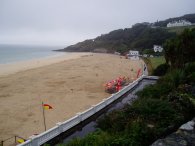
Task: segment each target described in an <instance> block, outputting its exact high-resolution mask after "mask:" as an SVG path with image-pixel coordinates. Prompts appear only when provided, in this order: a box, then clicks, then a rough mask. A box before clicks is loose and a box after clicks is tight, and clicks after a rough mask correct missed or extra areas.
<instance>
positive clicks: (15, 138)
mask: <svg viewBox="0 0 195 146" xmlns="http://www.w3.org/2000/svg"><path fill="white" fill-rule="evenodd" d="M14 138H15V144H16V136H14Z"/></svg>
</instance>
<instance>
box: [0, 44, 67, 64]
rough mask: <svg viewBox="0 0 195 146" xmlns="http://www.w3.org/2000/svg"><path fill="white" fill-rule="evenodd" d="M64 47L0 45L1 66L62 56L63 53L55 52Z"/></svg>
mask: <svg viewBox="0 0 195 146" xmlns="http://www.w3.org/2000/svg"><path fill="white" fill-rule="evenodd" d="M64 47H65V46H49V45H26V44H25V45H18V44H17V45H15V44H14V45H13V44H0V64H7V63H15V62H19V61H26V60H32V59H40V58H46V57H52V56H56V55H61V54H63V52H57V51H53V50H58V49H63V48H64Z"/></svg>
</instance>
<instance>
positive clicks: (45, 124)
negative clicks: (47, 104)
mask: <svg viewBox="0 0 195 146" xmlns="http://www.w3.org/2000/svg"><path fill="white" fill-rule="evenodd" d="M42 109H43V124H44V128H45V131H46V122H45V108H44V104H43V102H42Z"/></svg>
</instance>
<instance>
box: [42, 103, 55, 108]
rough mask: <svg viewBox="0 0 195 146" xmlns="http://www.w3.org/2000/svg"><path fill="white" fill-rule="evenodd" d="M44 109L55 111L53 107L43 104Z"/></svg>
mask: <svg viewBox="0 0 195 146" xmlns="http://www.w3.org/2000/svg"><path fill="white" fill-rule="evenodd" d="M43 107H44V109H53V107H52V106H51V105H49V104H43Z"/></svg>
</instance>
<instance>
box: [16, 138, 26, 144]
mask: <svg viewBox="0 0 195 146" xmlns="http://www.w3.org/2000/svg"><path fill="white" fill-rule="evenodd" d="M17 141H18V143H24V142H25V140H24V139H18V140H17Z"/></svg>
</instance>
